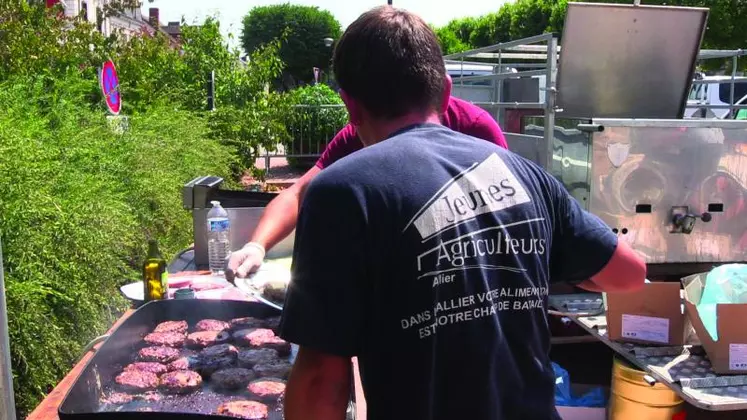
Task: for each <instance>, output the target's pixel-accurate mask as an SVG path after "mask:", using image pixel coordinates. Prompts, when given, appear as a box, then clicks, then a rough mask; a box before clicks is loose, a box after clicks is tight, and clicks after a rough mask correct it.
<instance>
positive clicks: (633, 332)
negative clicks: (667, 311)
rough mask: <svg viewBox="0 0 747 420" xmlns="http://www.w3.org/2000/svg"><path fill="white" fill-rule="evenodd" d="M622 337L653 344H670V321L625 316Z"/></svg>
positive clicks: (648, 317)
mask: <svg viewBox="0 0 747 420" xmlns="http://www.w3.org/2000/svg"><path fill="white" fill-rule="evenodd" d="M622 336H623V338H628V339H632V340H641V341H649V342H652V343H661V344H667V343H669V319H667V318H656V317H651V316H639V315H628V314H623V316H622Z"/></svg>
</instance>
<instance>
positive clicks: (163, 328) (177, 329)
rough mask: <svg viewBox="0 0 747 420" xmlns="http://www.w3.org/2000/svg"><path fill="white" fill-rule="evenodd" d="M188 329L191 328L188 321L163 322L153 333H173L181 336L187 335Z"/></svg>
mask: <svg viewBox="0 0 747 420" xmlns="http://www.w3.org/2000/svg"><path fill="white" fill-rule="evenodd" d="M187 328H189V326H188V325H187V321H166V322H162V323H160V324H158V325H156V328H155V329H154V330H153V332H154V333H167V332H173V333H179V334H186V333H187Z"/></svg>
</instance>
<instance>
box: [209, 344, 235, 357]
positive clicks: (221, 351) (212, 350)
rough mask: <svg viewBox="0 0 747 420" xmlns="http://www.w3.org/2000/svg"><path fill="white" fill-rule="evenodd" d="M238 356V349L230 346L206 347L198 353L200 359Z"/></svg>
mask: <svg viewBox="0 0 747 420" xmlns="http://www.w3.org/2000/svg"><path fill="white" fill-rule="evenodd" d="M238 355H239V349H237V348H236V347H234V346H232V345H230V344H219V345H217V346H211V347H207V348H205V349H203V350H202V351H201V352H200V357H223V356H233V357H236V356H238Z"/></svg>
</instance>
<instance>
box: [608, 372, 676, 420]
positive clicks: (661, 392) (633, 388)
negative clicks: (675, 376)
mask: <svg viewBox="0 0 747 420" xmlns="http://www.w3.org/2000/svg"><path fill="white" fill-rule="evenodd" d="M645 375H646V373H645V372H643V371H641V370H639V369H636V368H634V367H632V366H631V365H629V364H628V363H626V362H625V361H622V360H620V359H619V358H615V360H614V363H613V364H612V392H611V393H612V395H611V396H610V404H609V409H608V411H607V412H608V413H609V415H608V420H631V419H634V420H672V418H673V417H674V418H677V417H675V416H676V415H677V414H678V413H680V412H681V411H683V410H684V403H683V401H682V399H681V398H680V397H679V396H678V395H677V394H675V393H674V391H672V390H671V389H669V388H667V387H666V386H665V385H662V384H660V383H658V382H657V383H656V384H655V385H654V386H651V385H649V384H648V383H647V382H646V381H645V380H644V379H643V377H644V376H645Z"/></svg>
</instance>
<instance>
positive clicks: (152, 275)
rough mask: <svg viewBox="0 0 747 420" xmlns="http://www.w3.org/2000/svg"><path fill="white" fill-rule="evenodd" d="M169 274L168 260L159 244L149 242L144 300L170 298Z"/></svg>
mask: <svg viewBox="0 0 747 420" xmlns="http://www.w3.org/2000/svg"><path fill="white" fill-rule="evenodd" d="M168 276H169V273H168V270H167V269H166V260H164V259H163V257H162V256H161V252H160V251H159V250H158V242H156V241H155V240H154V239H151V240H149V241H148V256H147V257H146V258H145V262H144V263H143V291H144V298H145V299H144V300H145V301H146V302H150V301H151V300H162V299H166V298H167V297H168V296H169V278H168Z"/></svg>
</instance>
